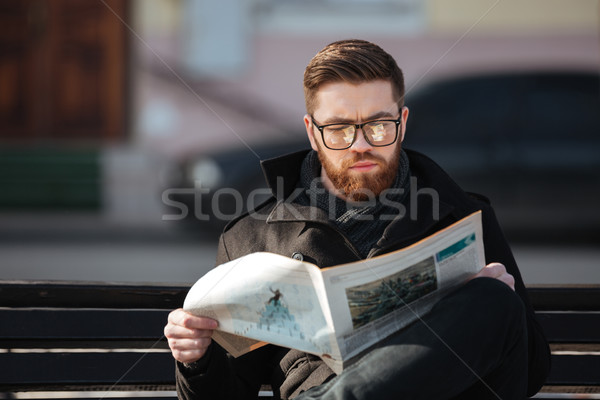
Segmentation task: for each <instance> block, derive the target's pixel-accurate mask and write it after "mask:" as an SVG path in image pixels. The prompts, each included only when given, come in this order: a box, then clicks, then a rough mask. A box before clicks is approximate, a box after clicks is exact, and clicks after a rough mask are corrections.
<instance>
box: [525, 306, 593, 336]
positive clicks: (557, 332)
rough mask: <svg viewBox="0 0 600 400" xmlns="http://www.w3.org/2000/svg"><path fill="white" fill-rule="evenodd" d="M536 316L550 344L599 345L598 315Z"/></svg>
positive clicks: (547, 314)
mask: <svg viewBox="0 0 600 400" xmlns="http://www.w3.org/2000/svg"><path fill="white" fill-rule="evenodd" d="M536 316H537V318H538V321H539V322H540V324H541V325H542V329H543V330H544V334H545V335H546V338H547V339H548V341H549V342H551V343H600V313H597V312H571V313H566V312H538V313H536Z"/></svg>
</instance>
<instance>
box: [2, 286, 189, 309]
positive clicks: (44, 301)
mask: <svg viewBox="0 0 600 400" xmlns="http://www.w3.org/2000/svg"><path fill="white" fill-rule="evenodd" d="M188 290H189V287H186V286H166V285H163V286H161V285H128V284H108V283H106V284H103V283H94V282H90V283H85V282H48V281H41V282H31V281H0V305H1V306H2V307H19V308H22V307H64V308H157V309H168V310H172V309H175V308H178V307H181V305H182V304H183V300H184V299H185V296H186V294H187V292H188Z"/></svg>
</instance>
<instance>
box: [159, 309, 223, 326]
mask: <svg viewBox="0 0 600 400" xmlns="http://www.w3.org/2000/svg"><path fill="white" fill-rule="evenodd" d="M168 321H169V323H172V324H174V325H177V326H182V327H185V328H189V329H216V328H217V326H218V322H217V321H215V320H214V319H212V318H206V317H197V316H195V315H192V314H190V313H188V312H185V311H184V310H183V309H182V308H178V309H177V310H174V311H171V313H170V314H169V319H168Z"/></svg>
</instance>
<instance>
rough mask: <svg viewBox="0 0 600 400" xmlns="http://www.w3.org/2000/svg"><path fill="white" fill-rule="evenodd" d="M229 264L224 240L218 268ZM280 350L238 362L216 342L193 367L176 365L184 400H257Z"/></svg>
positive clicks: (268, 350) (261, 352) (270, 349)
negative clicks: (223, 264)
mask: <svg viewBox="0 0 600 400" xmlns="http://www.w3.org/2000/svg"><path fill="white" fill-rule="evenodd" d="M227 261H229V259H228V254H227V249H226V247H225V244H224V238H223V237H221V238H220V240H219V249H218V252H217V265H219V264H222V263H224V262H227ZM276 352H277V349H276V348H275V346H271V345H267V346H264V347H262V348H260V349H257V350H254V351H252V352H250V353H247V354H245V355H243V356H240V357H238V358H234V357H232V356H231V355H229V354H228V353H227V352H226V351H225V350H224V349H223V348H222V347H221V346H219V345H218V344H217V343H215V342H214V341H213V343H212V344H211V345H210V347H209V349H208V351H207V353H206V355H205V356H204V357H203V358H201V359H200V360H198V361H197V362H195V363H192V364H189V365H187V364H182V363H180V362H177V361H176V362H175V364H176V365H175V378H176V386H177V395H178V397H179V398H180V399H186V400H192V399H194V400H198V399H256V397H257V395H258V391H259V389H260V385H261V384H263V383H267V382H270V380H271V374H272V371H273V365H272V364H273V362H274V360H276V354H275V353H276Z"/></svg>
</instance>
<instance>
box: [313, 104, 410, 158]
mask: <svg viewBox="0 0 600 400" xmlns="http://www.w3.org/2000/svg"><path fill="white" fill-rule="evenodd" d="M310 119H311V121H312V123H313V125H314V126H316V127H317V129H318V130H319V132H321V139H322V140H323V144H324V145H325V147H327V148H328V149H329V150H347V149H349V148H350V147H352V145H353V144H354V142H356V138H357V136H358V134H357V132H358V130H359V129H360V130H361V131H362V134H363V137H364V138H365V140H366V142H367V143H369V145H370V146H373V147H386V146H391V145H393V144H394V143H396V141H397V140H398V128H399V127H400V125H402V113H400V116H399V117H398V119H374V120H372V121H367V122H363V123H362V124H346V123H343V122H336V123H333V124H325V125H319V124H317V122H316V121H315V118H314V117H313V116H312V115H311V116H310ZM379 121H381V122H395V123H396V136H395V137H394V140H393V141H392V142H391V143H388V144H383V145H382V144H373V143H371V141H370V140H369V138H368V137H367V135H366V134H365V130H364V129H363V126H365V125H367V124H371V123H373V122H379ZM333 125H349V126H354V137H353V138H352V142H350V144H349V145H348V146H346V147H344V148H341V149H332V148H331V147H329V146H327V143H326V142H325V134H324V133H323V128H327V127H328V126H333Z"/></svg>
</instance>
